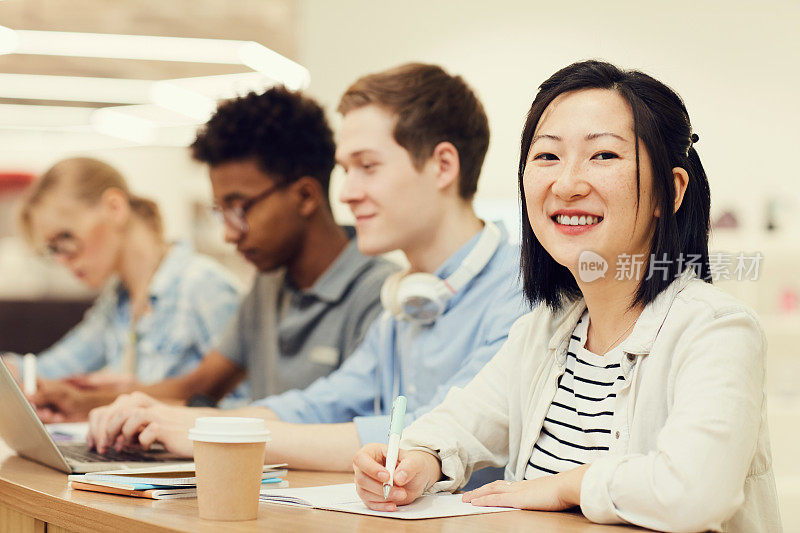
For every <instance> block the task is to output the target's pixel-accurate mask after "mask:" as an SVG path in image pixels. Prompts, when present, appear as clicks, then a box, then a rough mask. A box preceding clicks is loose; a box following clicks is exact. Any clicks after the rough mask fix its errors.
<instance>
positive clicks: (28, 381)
mask: <svg viewBox="0 0 800 533" xmlns="http://www.w3.org/2000/svg"><path fill="white" fill-rule="evenodd" d="M22 390H23V392H24V393H25V394H26V395H27V396H33V395H34V394H36V356H35V355H33V354H32V353H29V354H25V355H24V356H23V357H22Z"/></svg>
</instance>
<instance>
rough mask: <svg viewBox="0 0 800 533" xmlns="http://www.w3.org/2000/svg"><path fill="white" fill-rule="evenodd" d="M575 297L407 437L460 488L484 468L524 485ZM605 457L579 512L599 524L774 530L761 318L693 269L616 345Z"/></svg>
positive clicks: (594, 468) (515, 334)
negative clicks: (616, 374) (616, 378)
mask: <svg viewBox="0 0 800 533" xmlns="http://www.w3.org/2000/svg"><path fill="white" fill-rule="evenodd" d="M584 309H585V303H584V302H583V301H582V300H581V301H578V302H575V303H573V304H571V305H569V306H565V308H563V309H562V310H560V311H559V312H557V313H553V312H552V311H551V310H550V309H548V308H547V307H546V306H539V307H538V308H537V309H535V310H534V311H532V312H531V313H529V314H527V315H525V316H523V317H522V318H520V319H519V320H518V321H517V322H516V323H515V324H514V326H513V327H512V329H511V332H510V334H509V336H508V340H507V341H506V343H505V345H504V346H503V347H502V348H501V350H500V351H499V352H498V353H497V355H495V357H494V358H493V359H492V360H491V361H490V362H489V363H488V364H487V365H486V366H485V367H484V368H483V369H482V370H481V372H480V373H478V375H477V376H476V377H475V378H474V379H473V380H472V381H471V382H470V383H469V384H467V385H466V386H465V387H464V388H463V389H460V388H453V389H451V391H450V393H449V394H448V395H447V397H446V398H445V400H444V402H443V403H442V404H441V405H439V406H438V407H437V408H435V409H434V410H433V411H431V412H430V413H428V414H426V415H424V416H422V417H421V418H419V419H418V420H417V421H416V422H414V423H413V424H412V425H411V426H409V427H408V428H407V429H406V431H405V432H404V438H403V443H402V447H403V448H405V449H414V448H417V449H426V450H427V451H432V452H434V453H436V455H438V457H439V458H440V460H441V463H442V473H443V478H446V479H443V480H442V481H439V482H438V483H436V484H435V485H434V486H433V487H432V489H431V490H432V491H443V490H448V491H452V490H456V489H458V488H460V487H461V486H463V485H464V484H465V483H466V482H467V480H468V479H469V477H470V474H471V473H472V472H473V471H474V470H476V469H479V468H483V467H485V466H490V465H491V466H506V474H505V476H506V479H513V480H521V479H523V477H524V473H525V467H526V464H527V462H528V459H529V458H530V455H531V451H532V450H533V445H534V443H535V442H536V439H537V437H538V435H539V431H540V429H541V427H542V422H543V420H544V417H545V415H546V413H547V410H548V408H549V406H550V402H551V401H552V399H553V396H554V394H555V391H556V386H557V381H558V378H559V376H561V374H562V373H563V372H564V368H565V364H566V350H567V345H568V343H569V338H570V334H571V333H572V331H573V329H574V328H575V324H576V323H577V321H578V319H579V318H580V316H581V314H582V313H583V311H584ZM622 349H623V351H624V352H625V354H626V356H625V357H624V358H623V363H622V371H623V372H624V375H625V377H626V379H625V383H624V385H623V388H622V390H621V391H620V392H619V393H618V396H617V400H616V404H615V410H614V417H613V422H612V428H611V447H610V451H609V452H608V455H606V456H604V457H602V458H600V459H598V460H597V461H595V462H594V463H592V464H591V466H590V467H589V469H588V470H587V471H586V474H585V476H584V478H583V483H582V485H581V510H582V511H583V513H584V514H585V515H586V517H587V518H589V519H590V520H592V521H594V522H600V523H614V522H629V523H632V524H636V525H640V526H643V527H648V528H652V529H657V530H663V531H706V530H715V531H736V532H742V533H754V532H770V533H771V532H776V531H781V523H780V516H779V513H778V503H777V494H776V492H775V480H774V476H773V472H772V458H771V453H770V447H769V435H768V431H767V420H766V399H765V393H764V366H765V364H764V358H765V353H766V341H765V339H764V334H763V332H762V329H761V327H760V325H759V322H758V319H757V318H756V315H755V314H754V313H753V312H752V311H751V310H750V309H749V308H747V307H746V306H745V305H744V304H742V303H741V302H739V301H738V300H736V299H734V298H733V297H731V296H729V295H727V294H726V293H724V292H722V291H721V290H719V289H717V288H716V287H713V286H711V285H709V284H707V283H704V282H703V281H700V280H698V279H697V278H696V277H695V276H694V274H693V272H692V271H691V269H689V270H687V272H685V273H684V274H683V275H682V276H681V277H680V278H678V279H676V280H675V281H674V282H673V283H672V284H671V285H670V286H669V287H668V288H667V289H666V290H665V291H664V292H662V293H661V294H660V295H659V296H658V297H657V298H656V299H655V300H654V301H653V302H651V303H650V304H649V305H647V306H646V307H645V310H644V312H643V313H642V314H641V316H640V317H639V319H638V321H637V322H636V325H635V327H634V329H633V332H632V333H631V335H630V337H629V338H628V339H626V340H625V341H624V342H623V344H622Z"/></svg>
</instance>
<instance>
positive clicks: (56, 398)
mask: <svg viewBox="0 0 800 533" xmlns="http://www.w3.org/2000/svg"><path fill="white" fill-rule="evenodd" d="M28 401H30V402H31V404H33V406H34V407H35V408H36V414H37V415H39V418H40V419H41V420H42V422H44V423H45V424H48V423H51V422H80V421H83V420H86V418H87V416H88V415H89V409H90V408H91V402H90V401H89V398H88V397H87V396H86V395H85V394H84V393H82V392H81V391H80V390H79V389H77V388H76V387H73V386H72V385H70V384H68V383H63V382H60V381H54V380H49V379H42V378H39V379H37V380H36V393H34V394H32V395H30V396H28Z"/></svg>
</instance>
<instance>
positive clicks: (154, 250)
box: [6, 157, 238, 418]
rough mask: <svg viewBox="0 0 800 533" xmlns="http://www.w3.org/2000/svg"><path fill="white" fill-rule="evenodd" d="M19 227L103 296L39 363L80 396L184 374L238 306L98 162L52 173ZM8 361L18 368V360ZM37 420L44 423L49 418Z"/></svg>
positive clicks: (54, 388)
mask: <svg viewBox="0 0 800 533" xmlns="http://www.w3.org/2000/svg"><path fill="white" fill-rule="evenodd" d="M20 222H21V227H22V230H23V233H24V235H25V237H26V239H27V241H28V242H29V243H30V244H31V245H32V246H33V247H34V248H35V249H36V250H38V251H41V252H42V253H43V254H46V255H48V256H50V257H52V258H53V259H54V260H56V261H57V262H58V263H60V264H61V265H63V266H65V267H66V268H68V269H69V270H70V271H71V272H72V274H74V275H75V276H76V277H77V278H78V279H79V280H81V281H82V282H83V283H85V284H86V285H87V286H89V287H91V288H98V289H99V288H102V289H103V290H102V292H101V294H100V296H99V297H98V299H97V301H96V302H95V303H94V305H93V306H92V308H91V309H90V310H89V311H88V312H87V313H86V316H85V317H84V319H83V321H81V322H80V323H79V324H78V325H77V326H75V328H73V329H72V330H71V331H70V332H69V333H67V335H66V336H65V337H64V338H62V339H61V340H60V341H58V342H57V343H56V344H55V345H54V346H52V347H51V348H49V349H48V350H46V351H44V352H43V353H41V354H39V356H38V358H37V359H38V365H37V366H38V375H39V376H40V377H42V378H50V379H54V378H67V377H70V378H71V381H72V385H78V386H80V387H82V388H90V389H91V388H104V389H106V391H107V390H108V389H109V388H111V389H115V388H116V389H118V390H119V391H120V392H122V391H126V390H130V389H131V388H133V387H134V386H135V385H136V383H137V382H138V383H151V382H156V381H160V380H162V379H164V378H166V377H170V376H175V375H179V374H183V373H185V372H187V371H189V370H191V369H192V368H193V367H194V366H195V365H196V364H197V363H198V362H199V361H200V359H201V358H202V357H203V354H204V353H205V352H206V351H207V350H208V349H209V348H210V346H211V344H212V341H213V340H214V338H215V337H216V335H217V334H218V333H219V332H220V331H221V330H222V328H223V327H224V326H225V325H226V324H227V322H228V320H229V319H230V318H231V316H232V315H233V313H234V311H235V309H236V307H237V305H238V292H237V288H236V283H235V280H234V279H233V278H232V277H231V276H230V275H229V274H228V273H227V272H226V271H225V270H224V269H223V268H222V267H221V266H219V265H218V264H217V263H215V262H214V261H212V260H210V259H208V258H204V257H202V256H200V255H198V254H196V253H194V252H193V251H192V250H191V248H190V247H189V245H188V244H186V243H181V242H179V243H175V244H170V243H168V242H167V241H166V240H165V238H164V235H163V228H162V221H161V216H160V213H159V210H158V206H157V205H156V204H155V203H154V202H153V201H151V200H148V199H146V198H142V197H139V196H136V195H135V194H133V193H131V192H130V190H129V189H128V186H127V184H126V183H125V180H124V178H123V177H122V175H121V174H120V173H119V172H118V171H117V170H116V169H115V168H113V167H112V166H110V165H108V164H107V163H104V162H102V161H98V160H96V159H91V158H86V157H79V158H71V159H65V160H63V161H60V162H58V163H56V164H55V165H54V166H53V167H52V168H50V169H49V170H48V171H47V172H45V173H44V175H43V176H42V177H41V179H40V180H38V181H37V182H36V183H35V184H34V185H33V186H32V190H31V191H30V192H29V194H28V195H27V197H26V199H25V201H24V203H23V205H22V209H21V216H20ZM6 360H7V361H9V362H10V363H11V365H15V363H16V361H15V358H14V357H13V356H12V357H7V358H6ZM41 385H42V386H43V388H44V391H43V394H44V395H45V396H46V395H52V394H53V393H58V392H59V391H60V392H61V394H71V395H73V396H74V401H76V402H80V401H83V400H85V399H86V394H80V395H79V394H75V391H76V388H75V387H72V386H66V385H64V384H56V383H52V382H50V383H48V382H46V381H45V382H43V383H41ZM51 397H52V396H51ZM41 398H42V397H41V396H40V398H39V399H40V400H41ZM33 400H34V403H37V402H36V400H37V398H33ZM90 403H91V402H90ZM39 407H46V406H45V405H41V404H40V405H39ZM77 411H78V413H80V414H85V413H81V411H82V410H81V409H78V410H77ZM87 412H88V410H87ZM40 413H41V414H43V415H44V416H43V418H47V415H48V411H47V410H46V409H44V410H42V411H40ZM80 414H77V415H76V416H80Z"/></svg>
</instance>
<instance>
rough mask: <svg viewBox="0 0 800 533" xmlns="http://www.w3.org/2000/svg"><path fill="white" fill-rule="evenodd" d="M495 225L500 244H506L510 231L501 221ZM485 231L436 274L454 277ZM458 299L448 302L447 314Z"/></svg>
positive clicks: (474, 237)
mask: <svg viewBox="0 0 800 533" xmlns="http://www.w3.org/2000/svg"><path fill="white" fill-rule="evenodd" d="M494 224H495V226H497V228H498V229H499V230H500V234H501V236H502V237H501V240H500V242H501V243H503V242H506V241H507V240H508V231H507V230H506V227H505V225H504V224H503V223H502V222H500V221H495V223H494ZM484 231H486V227H484V228H483V229H482V230H481V231H479V232H478V233H476V234H475V235H473V236H472V238H471V239H470V240H468V241H467V242H466V243H464V244H463V245H462V246H461V248H459V249H458V250H456V251H455V253H454V254H453V255H451V256H450V257H448V258H447V260H445V262H444V263H442V265H441V266H440V267H439V268H437V269H436V272H434V274H435V275H436V276H437V277H439V278H441V279H447V278H448V277H450V275H452V274H453V272H455V271H456V270H458V267H460V266H461V263H462V262H463V261H464V259H465V258H466V257H467V255H469V253H470V252H471V251H472V249H473V248H475V246H476V245H477V244H478V240H479V239H480V238H481V235H483V232H484ZM454 296H455V295H454ZM456 299H457V298H451V299H450V300H448V302H447V305H446V307H445V312H447V309H449V308H450V307H451V306H452V305H453V304H454V300H456Z"/></svg>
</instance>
